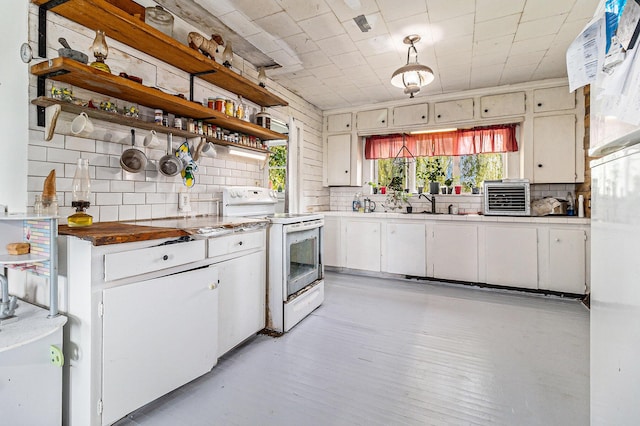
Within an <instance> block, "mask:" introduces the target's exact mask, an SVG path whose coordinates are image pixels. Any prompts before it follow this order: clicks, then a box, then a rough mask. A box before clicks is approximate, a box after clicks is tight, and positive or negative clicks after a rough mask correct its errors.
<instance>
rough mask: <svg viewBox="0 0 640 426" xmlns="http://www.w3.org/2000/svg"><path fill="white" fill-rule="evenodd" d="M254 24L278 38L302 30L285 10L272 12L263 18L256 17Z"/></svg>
mask: <svg viewBox="0 0 640 426" xmlns="http://www.w3.org/2000/svg"><path fill="white" fill-rule="evenodd" d="M253 23H254V24H256V25H257V26H259V27H260V28H262V29H263V30H264V31H266V32H268V33H270V34H271V35H273V36H277V37H279V38H285V37H289V36H291V35H294V34H298V33H301V32H302V29H301V28H300V27H299V26H298V24H296V23H295V21H294V20H293V19H291V17H290V16H289V15H287V14H286V13H285V12H278V13H274V14H273V15H269V16H265V17H264V18H260V19H256V20H255V21H253Z"/></svg>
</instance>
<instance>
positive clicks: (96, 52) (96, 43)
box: [91, 30, 111, 73]
mask: <svg viewBox="0 0 640 426" xmlns="http://www.w3.org/2000/svg"><path fill="white" fill-rule="evenodd" d="M91 51H92V52H93V56H95V57H96V60H95V62H92V63H91V66H92V67H94V68H97V69H99V70H101V71H106V72H109V73H110V72H111V69H110V68H109V65H107V64H105V63H104V60H105V59H107V56H108V55H109V46H107V40H106V37H105V35H104V31H102V30H97V31H96V38H95V39H94V40H93V44H92V45H91Z"/></svg>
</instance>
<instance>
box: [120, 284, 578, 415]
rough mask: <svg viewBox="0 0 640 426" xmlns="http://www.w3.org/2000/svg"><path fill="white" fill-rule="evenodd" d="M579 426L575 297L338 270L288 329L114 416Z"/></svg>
mask: <svg viewBox="0 0 640 426" xmlns="http://www.w3.org/2000/svg"><path fill="white" fill-rule="evenodd" d="M176 368H179V366H176ZM588 424H589V313H588V311H587V310H586V308H584V307H583V306H582V305H581V304H580V303H579V302H578V301H575V300H571V299H566V300H565V299H560V298H556V297H544V296H536V295H529V294H524V293H518V292H504V291H498V290H488V289H478V288H473V287H467V286H458V285H448V284H438V283H427V282H415V281H404V280H389V279H378V278H370V277H361V276H353V275H347V274H337V273H327V279H326V300H325V303H324V304H323V305H322V306H321V307H320V308H319V309H317V310H316V311H315V312H314V313H313V314H312V315H310V316H309V317H307V318H306V319H305V320H304V321H302V322H301V323H300V324H298V325H297V326H296V327H295V328H294V329H293V330H292V331H291V332H290V333H287V334H286V335H284V336H283V337H280V338H272V337H268V336H263V335H260V336H257V337H256V338H255V339H253V340H250V341H249V342H248V343H247V344H245V345H243V346H241V347H239V348H238V349H236V350H235V351H233V352H232V353H230V354H227V355H226V356H225V357H223V358H222V359H220V361H219V363H218V366H217V367H216V368H214V369H213V370H212V371H211V372H210V373H208V374H206V375H205V376H203V377H201V378H199V379H197V380H195V381H193V382H191V383H189V384H187V385H186V386H183V387H182V388H180V389H178V390H176V391H174V392H172V393H171V394H169V395H166V396H165V397H163V398H160V399H159V400H157V401H154V402H153V403H151V404H149V405H147V406H145V407H143V408H141V409H139V410H138V411H136V412H134V413H132V414H131V415H130V416H128V418H125V419H123V420H121V421H120V422H118V423H117V425H118V426H131V425H154V426H157V425H160V426H163V425H172V426H176V425H203V426H204V425H206V426H209V425H545V426H547V425H563V426H566V425H588Z"/></svg>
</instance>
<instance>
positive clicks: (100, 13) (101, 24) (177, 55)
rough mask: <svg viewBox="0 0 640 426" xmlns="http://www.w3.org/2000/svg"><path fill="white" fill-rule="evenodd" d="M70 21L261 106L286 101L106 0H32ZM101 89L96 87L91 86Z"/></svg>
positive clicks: (280, 103)
mask: <svg viewBox="0 0 640 426" xmlns="http://www.w3.org/2000/svg"><path fill="white" fill-rule="evenodd" d="M32 2H33V3H34V4H36V5H38V6H41V7H43V8H45V9H48V10H50V11H52V12H55V13H57V14H58V15H61V16H64V17H65V18H67V19H70V20H71V21H74V22H77V23H78V24H80V25H82V26H85V27H87V28H90V29H92V30H103V31H104V32H105V33H106V35H107V37H108V38H111V39H114V40H118V41H119V42H121V43H124V44H126V45H127V46H131V47H133V48H134V49H137V50H139V51H141V52H144V53H146V54H148V55H151V56H153V57H155V58H157V59H159V60H161V61H163V62H166V63H168V64H171V65H173V66H175V67H176V68H179V69H181V70H183V71H186V72H187V73H189V74H193V75H197V76H198V78H200V79H202V80H204V81H207V82H209V83H211V84H214V85H216V86H218V87H221V88H223V89H227V90H229V91H231V92H233V93H235V94H236V95H240V96H242V97H243V98H245V99H248V100H250V101H252V102H255V103H256V104H258V105H260V106H266V107H269V106H277V105H287V102H286V101H285V100H284V99H282V98H280V97H279V96H276V95H274V94H273V93H270V92H269V91H268V90H267V89H265V88H263V87H260V86H259V85H258V84H256V83H253V82H252V81H250V80H248V79H247V78H245V77H243V76H241V75H239V74H236V73H235V72H233V71H231V70H229V69H227V68H225V67H224V66H222V65H220V64H218V63H217V62H216V61H214V60H213V59H210V58H208V57H206V56H204V55H203V54H201V53H199V52H198V51H196V50H194V49H191V48H190V47H189V46H187V45H185V44H183V43H180V42H179V41H177V40H176V39H174V38H172V37H169V36H167V35H165V34H164V33H162V32H161V31H159V30H157V29H155V28H153V27H151V26H150V25H147V24H145V23H144V22H143V21H141V20H140V19H138V18H137V17H134V16H133V15H129V14H128V13H126V12H125V11H123V10H122V9H119V8H118V7H116V6H114V5H112V4H110V3H109V2H107V1H105V0H66V1H62V2H61V1H58V0H32ZM94 90H95V91H97V92H100V93H102V91H101V90H99V87H96V88H95V89H94Z"/></svg>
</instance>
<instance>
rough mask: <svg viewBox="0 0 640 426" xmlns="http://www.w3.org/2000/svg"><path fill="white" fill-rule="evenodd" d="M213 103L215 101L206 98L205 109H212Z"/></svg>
mask: <svg viewBox="0 0 640 426" xmlns="http://www.w3.org/2000/svg"><path fill="white" fill-rule="evenodd" d="M215 102H216V101H215V99H213V98H208V99H207V108H211V109H213V106H214V105H215Z"/></svg>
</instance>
